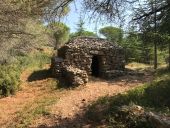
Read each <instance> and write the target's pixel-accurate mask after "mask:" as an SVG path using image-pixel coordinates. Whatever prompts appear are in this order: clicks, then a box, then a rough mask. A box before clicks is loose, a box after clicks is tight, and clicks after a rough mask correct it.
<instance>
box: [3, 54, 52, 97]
mask: <svg viewBox="0 0 170 128" xmlns="http://www.w3.org/2000/svg"><path fill="white" fill-rule="evenodd" d="M17 60H18V61H17V62H16V63H15V64H8V65H7V64H6V65H0V95H3V96H9V95H11V94H15V92H16V91H17V90H18V89H19V85H20V75H21V72H22V70H24V69H25V68H31V69H34V68H42V66H43V65H44V64H47V63H50V55H48V54H46V53H43V52H37V53H34V54H29V55H26V56H18V58H17Z"/></svg>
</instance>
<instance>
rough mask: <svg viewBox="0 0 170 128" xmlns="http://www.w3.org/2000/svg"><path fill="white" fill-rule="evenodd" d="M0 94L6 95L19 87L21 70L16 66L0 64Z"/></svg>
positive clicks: (13, 92)
mask: <svg viewBox="0 0 170 128" xmlns="http://www.w3.org/2000/svg"><path fill="white" fill-rule="evenodd" d="M0 69H1V70H0V94H1V95H4V96H8V95H10V94H15V92H16V91H17V90H18V89H19V84H20V73H21V70H20V69H19V68H18V67H17V66H11V65H10V66H9V65H8V66H0Z"/></svg>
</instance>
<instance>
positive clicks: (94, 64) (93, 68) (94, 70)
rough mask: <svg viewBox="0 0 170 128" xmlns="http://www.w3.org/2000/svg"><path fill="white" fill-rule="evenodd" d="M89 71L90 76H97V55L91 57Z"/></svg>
mask: <svg viewBox="0 0 170 128" xmlns="http://www.w3.org/2000/svg"><path fill="white" fill-rule="evenodd" d="M91 71H92V76H95V77H99V56H96V55H94V56H93V57H92V64H91Z"/></svg>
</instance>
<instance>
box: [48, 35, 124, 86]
mask: <svg viewBox="0 0 170 128" xmlns="http://www.w3.org/2000/svg"><path fill="white" fill-rule="evenodd" d="M51 67H52V71H53V75H54V76H55V77H58V78H64V79H66V80H68V81H70V82H69V83H71V84H73V85H74V84H75V83H76V84H77V85H81V84H85V83H86V82H87V81H88V76H95V77H100V78H105V79H112V78H115V77H117V76H120V75H122V74H123V72H124V68H125V57H124V50H123V48H122V47H120V46H118V45H117V44H114V43H112V42H108V41H106V40H105V39H101V38H92V37H78V38H75V39H73V40H71V41H69V42H68V43H66V44H65V45H64V46H62V47H61V48H60V49H59V50H58V55H57V56H55V57H53V58H52V65H51ZM70 77H71V78H70ZM76 80H79V82H77V81H76ZM76 84H75V85H76Z"/></svg>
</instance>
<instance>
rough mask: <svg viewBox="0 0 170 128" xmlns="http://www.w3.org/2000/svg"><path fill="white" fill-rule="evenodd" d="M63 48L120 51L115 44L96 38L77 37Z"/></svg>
mask: <svg viewBox="0 0 170 128" xmlns="http://www.w3.org/2000/svg"><path fill="white" fill-rule="evenodd" d="M65 46H67V47H69V48H92V49H93V48H94V49H95V48H106V49H115V48H116V49H119V48H120V49H121V47H120V46H118V45H117V44H116V43H112V42H109V41H107V40H106V39H102V38H96V37H78V38H74V39H72V40H71V41H69V42H68V43H66V44H65Z"/></svg>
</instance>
